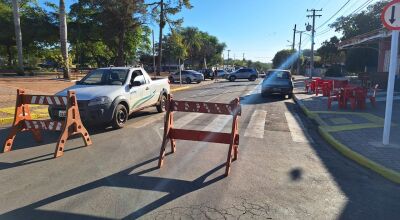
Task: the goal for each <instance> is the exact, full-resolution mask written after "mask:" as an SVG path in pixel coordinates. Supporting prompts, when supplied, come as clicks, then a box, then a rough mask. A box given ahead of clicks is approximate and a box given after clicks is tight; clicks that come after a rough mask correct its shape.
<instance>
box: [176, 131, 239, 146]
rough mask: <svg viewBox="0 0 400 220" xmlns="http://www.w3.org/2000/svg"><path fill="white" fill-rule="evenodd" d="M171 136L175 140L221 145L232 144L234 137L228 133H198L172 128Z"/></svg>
mask: <svg viewBox="0 0 400 220" xmlns="http://www.w3.org/2000/svg"><path fill="white" fill-rule="evenodd" d="M170 135H171V137H172V138H173V139H178V140H187V141H203V142H211V143H219V144H230V143H231V142H232V135H231V134H228V133H220V132H211V131H196V130H186V129H176V128H172V129H171V131H170Z"/></svg>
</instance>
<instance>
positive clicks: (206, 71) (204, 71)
mask: <svg viewBox="0 0 400 220" xmlns="http://www.w3.org/2000/svg"><path fill="white" fill-rule="evenodd" d="M198 72H199V73H202V74H203V75H204V78H205V79H211V80H213V79H214V72H213V71H212V70H211V69H202V70H199V71H198Z"/></svg>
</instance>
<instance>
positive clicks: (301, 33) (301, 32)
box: [297, 31, 305, 74]
mask: <svg viewBox="0 0 400 220" xmlns="http://www.w3.org/2000/svg"><path fill="white" fill-rule="evenodd" d="M303 32H305V31H297V33H299V34H300V41H299V51H298V53H299V58H298V59H297V74H299V73H300V58H301V37H302V35H303Z"/></svg>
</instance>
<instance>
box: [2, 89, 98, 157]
mask: <svg viewBox="0 0 400 220" xmlns="http://www.w3.org/2000/svg"><path fill="white" fill-rule="evenodd" d="M31 104H35V105H55V106H63V107H65V110H66V111H65V113H66V115H65V116H66V117H65V120H64V121H53V120H32V118H31V113H30V111H29V105H31ZM40 130H46V131H61V135H60V138H59V140H58V142H57V147H56V150H55V152H54V157H60V156H62V155H63V153H64V146H65V143H66V142H67V140H68V138H69V137H71V136H72V135H75V134H80V135H81V136H82V138H83V141H84V142H85V145H86V146H88V145H91V144H92V141H91V139H90V136H89V133H88V131H87V130H86V128H85V127H84V126H83V124H82V121H81V117H80V114H79V109H78V102H77V100H76V94H75V92H74V91H68V95H67V96H48V95H28V94H25V92H24V90H22V89H18V90H17V103H16V106H15V114H14V123H13V125H12V127H11V131H10V134H9V135H8V137H7V139H6V142H5V143H4V149H3V152H4V153H5V152H9V151H11V148H12V145H13V142H14V139H15V136H16V135H17V133H18V132H20V131H31V132H32V133H33V137H34V139H35V140H36V141H37V142H41V141H42V135H41V133H40Z"/></svg>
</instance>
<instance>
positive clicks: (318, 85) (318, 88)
mask: <svg viewBox="0 0 400 220" xmlns="http://www.w3.org/2000/svg"><path fill="white" fill-rule="evenodd" d="M319 92H321V93H324V80H322V79H315V95H316V96H318V94H319Z"/></svg>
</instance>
